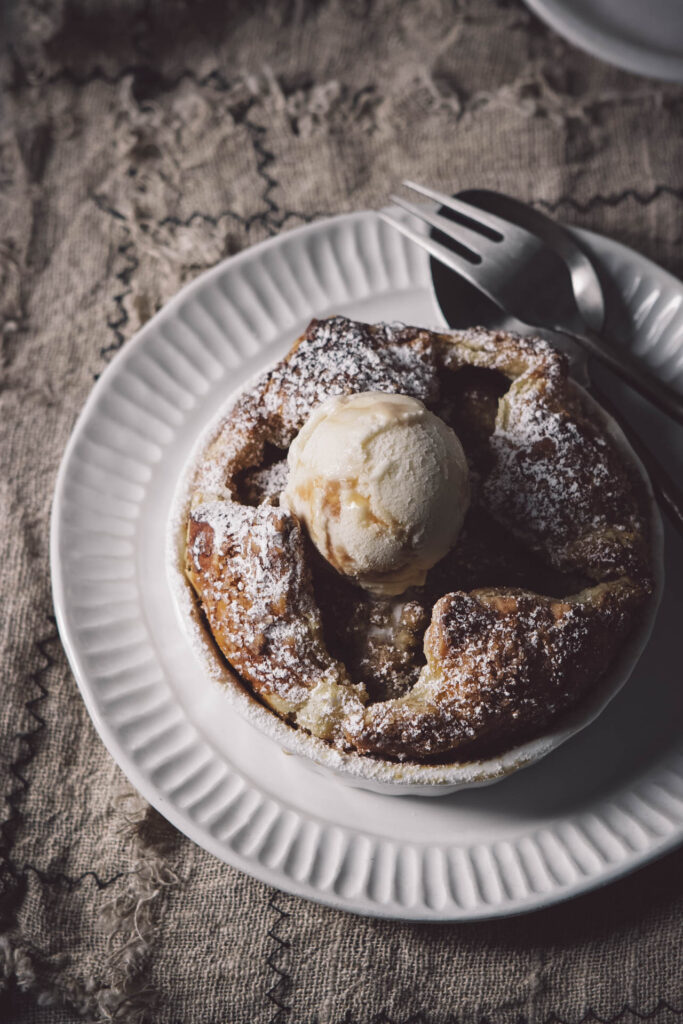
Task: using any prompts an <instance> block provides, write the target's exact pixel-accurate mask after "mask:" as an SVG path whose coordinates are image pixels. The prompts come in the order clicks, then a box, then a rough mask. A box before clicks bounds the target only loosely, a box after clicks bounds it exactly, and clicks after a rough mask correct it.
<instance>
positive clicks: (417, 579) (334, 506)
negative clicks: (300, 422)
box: [280, 391, 470, 595]
mask: <svg viewBox="0 0 683 1024" xmlns="http://www.w3.org/2000/svg"><path fill="white" fill-rule="evenodd" d="M287 462H288V464H289V477H288V480H287V486H286V488H285V490H284V491H283V493H282V496H281V499H280V503H281V505H282V506H283V507H284V508H287V509H289V511H290V512H293V513H294V514H295V515H296V516H298V517H299V519H301V520H302V522H303V523H304V524H305V525H306V528H307V529H308V533H309V536H310V538H311V540H312V541H313V543H314V544H315V546H316V547H317V549H318V551H320V553H321V554H322V555H324V557H325V558H326V559H327V561H328V562H329V563H330V564H331V565H333V566H334V568H335V569H337V571H338V572H340V573H343V574H344V575H345V576H349V577H351V578H352V579H354V580H355V581H356V582H357V583H359V584H360V585H361V586H362V587H364V588H365V589H366V590H369V591H371V592H372V593H374V594H378V595H392V594H401V593H403V591H404V590H406V589H407V588H408V587H410V586H419V585H420V584H422V583H424V581H425V577H426V575H427V570H428V569H430V568H431V567H432V566H433V565H434V564H435V563H436V562H438V561H439V559H441V558H443V556H444V555H445V554H446V552H447V551H448V550H449V549H450V548H451V547H452V546H453V544H454V543H455V540H456V538H457V536H458V533H459V532H460V528H461V527H462V523H463V519H464V518H465V513H466V511H467V507H468V504H469V496H470V495H469V481H468V471H467V461H466V459H465V453H464V452H463V450H462V445H461V444H460V441H459V440H458V438H457V437H456V435H455V433H454V432H453V431H452V430H451V428H450V427H448V426H447V425H446V424H445V423H444V422H443V420H441V419H439V417H438V416H435V415H434V413H432V412H429V410H428V409H426V408H425V406H424V405H423V404H422V402H420V401H418V400H417V399H416V398H409V397H408V396H407V395H392V394H384V393H383V392H375V391H365V392H362V393H361V394H357V395H349V396H338V397H334V398H330V399H328V400H327V401H326V402H323V404H322V405H319V406H318V407H317V409H315V410H314V411H313V412H312V413H311V415H310V416H309V418H308V420H307V421H306V423H305V424H304V426H303V427H302V429H301V431H300V432H299V434H298V435H297V436H296V437H295V439H294V441H293V442H292V444H291V446H290V449H289V455H288V458H287Z"/></svg>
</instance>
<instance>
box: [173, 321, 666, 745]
mask: <svg viewBox="0 0 683 1024" xmlns="http://www.w3.org/2000/svg"><path fill="white" fill-rule="evenodd" d="M501 375H503V376H501ZM504 378H506V379H507V382H511V383H507V382H506V381H505V380H504ZM501 382H503V383H501ZM449 388H451V393H450V394H449ZM358 391H388V392H400V393H402V394H408V395H412V396H413V397H416V398H419V399H421V400H422V401H423V402H425V404H426V405H427V406H428V407H430V408H432V409H434V410H435V411H436V412H437V413H439V414H440V415H442V416H443V417H444V418H446V419H449V420H450V422H451V423H452V425H454V426H455V429H456V431H457V432H458V433H459V434H460V436H461V438H462V439H463V441H465V440H467V443H466V449H467V451H468V457H469V459H470V468H471V472H472V476H473V479H474V480H475V484H476V485H477V486H476V493H475V498H474V500H473V507H472V511H471V512H470V516H469V517H468V521H466V524H465V529H464V531H463V535H462V537H461V540H460V541H459V542H458V544H457V545H456V547H455V549H454V550H453V551H452V552H451V553H450V554H449V555H448V556H447V557H446V558H445V559H444V560H442V562H441V563H439V564H438V565H437V566H435V568H434V569H433V570H432V571H431V572H430V574H429V576H428V579H427V583H426V585H425V587H420V588H413V590H412V591H410V592H409V593H408V594H406V595H402V596H401V597H400V598H398V599H393V600H391V601H384V602H382V601H373V600H372V599H370V598H369V597H368V596H367V595H365V594H363V593H362V592H361V591H359V590H358V589H356V588H354V587H352V586H351V585H350V584H348V583H347V582H346V581H344V580H343V579H341V578H340V577H338V576H336V574H335V573H334V572H333V571H332V570H331V569H330V568H329V567H328V566H326V565H324V564H322V560H321V559H320V558H319V557H318V556H317V554H316V552H315V551H314V549H313V548H312V545H311V544H310V542H309V541H308V539H307V538H306V536H305V534H304V532H303V530H302V528H301V525H300V523H299V521H298V520H297V519H296V517H294V516H292V515H290V514H289V513H287V512H285V511H284V510H283V509H281V508H279V507H278V504H277V495H278V494H279V492H280V491H281V490H282V487H283V483H284V480H285V474H286V464H285V463H284V462H283V458H284V456H285V454H286V449H287V448H288V446H289V444H290V443H291V441H292V439H293V438H294V437H295V436H296V434H297V433H298V431H299V430H300V429H301V427H302V426H303V424H304V422H305V421H306V419H307V418H308V416H309V415H310V413H311V411H312V410H313V409H314V408H315V407H316V406H317V405H318V404H320V402H322V401H324V400H325V399H326V398H328V397H330V396H331V395H333V394H351V393H354V392H358ZM494 416H495V420H494ZM192 491H193V496H192V501H191V509H190V513H189V517H188V524H187V543H186V571H187V575H188V578H189V580H190V582H191V583H192V586H193V587H194V589H195V592H196V594H197V596H198V599H199V602H200V605H201V608H202V610H203V612H204V615H205V617H206V620H207V623H208V626H209V629H210V630H211V633H212V635H213V637H214V639H215V640H216V642H217V644H218V646H219V647H220V649H221V651H222V652H223V654H224V655H225V657H226V658H227V660H228V662H229V663H230V665H231V666H232V667H233V669H234V670H235V671H236V672H237V673H238V674H239V675H240V676H241V678H242V679H243V680H244V681H245V682H246V683H247V684H248V685H249V686H250V687H251V689H252V691H253V692H254V693H255V694H256V695H257V696H258V697H259V698H260V699H261V700H262V701H264V702H265V703H266V704H267V705H268V706H270V707H271V708H272V709H273V710H274V711H276V712H277V713H278V714H280V715H282V716H283V717H286V718H287V719H288V720H289V721H291V722H292V723H293V724H296V725H298V726H299V727H300V728H304V729H307V730H308V731H310V732H312V733H313V734H314V735H317V736H319V737H321V738H323V739H326V740H328V741H330V742H331V743H334V744H335V745H337V746H339V747H340V748H343V749H354V750H357V751H358V752H360V753H362V754H366V755H372V756H378V757H383V758H386V757H389V758H397V759H400V760H411V761H417V762H420V761H433V760H439V759H442V760H445V759H464V758H471V757H475V756H480V755H481V754H482V752H487V753H489V752H492V751H494V750H500V749H504V748H506V747H510V746H512V745H514V742H515V741H516V740H518V739H519V738H520V737H530V736H532V735H538V734H539V733H540V732H541V731H542V730H543V729H544V728H545V727H546V726H547V725H548V723H549V722H551V721H552V720H553V719H554V718H555V717H556V716H557V715H558V714H560V713H561V712H562V711H563V710H565V709H567V708H569V707H571V706H572V705H573V704H575V703H576V702H577V701H578V700H579V699H580V698H581V696H582V695H583V694H585V693H586V692H587V691H588V690H589V689H590V688H591V686H593V685H594V684H595V683H596V682H597V681H598V680H599V678H600V677H601V676H602V675H603V673H604V672H605V671H606V669H607V668H608V667H609V665H610V663H611V662H612V661H613V659H614V658H615V656H616V654H617V652H618V650H619V648H620V646H621V644H622V643H623V641H624V639H625V637H626V636H627V635H628V633H629V632H630V631H631V630H632V628H633V626H634V623H635V621H636V618H637V616H638V615H639V613H640V612H641V610H642V608H643V606H644V604H645V603H646V602H647V600H648V597H649V595H650V593H651V590H652V583H651V573H650V566H649V562H650V552H649V542H648V531H647V525H646V524H647V520H646V514H645V511H644V507H643V501H642V500H641V498H640V496H639V494H638V489H637V487H636V486H635V484H634V482H633V480H632V474H631V472H630V471H629V468H628V467H627V466H626V465H625V464H624V463H623V460H622V459H621V457H620V454H619V452H618V451H617V449H616V447H615V445H614V443H613V442H612V441H611V439H610V437H609V435H608V434H607V433H606V431H605V429H604V428H603V426H602V424H601V423H599V422H597V421H596V419H595V418H594V417H593V416H592V415H591V414H589V413H588V412H587V411H586V409H584V408H583V401H582V399H581V397H580V394H579V392H578V391H577V390H576V389H575V388H574V386H573V385H572V383H571V381H570V380H569V378H568V373H567V365H566V362H565V359H564V357H563V356H562V355H561V354H560V353H558V352H556V351H555V350H553V349H552V348H551V347H550V346H548V345H547V344H546V343H545V342H543V341H541V340H539V339H534V338H520V337H516V336H514V335H510V334H505V333H500V332H498V333H493V332H489V331H485V330H482V329H475V330H468V331H461V332H455V333H453V334H434V333H430V332H428V331H425V330H421V329H419V328H410V327H402V328H392V327H390V326H387V325H382V324H380V325H375V326H370V325H365V324H358V323H354V322H352V321H348V320H345V319H344V318H342V317H334V318H331V319H329V320H325V321H313V322H312V323H311V324H310V326H309V327H308V329H307V330H306V332H305V333H304V334H303V335H302V337H301V338H300V339H299V340H298V341H297V342H296V344H295V345H294V347H293V348H292V350H291V351H290V353H289V354H288V355H287V356H286V357H285V358H284V359H283V360H282V361H281V362H279V363H278V364H277V365H276V366H275V367H273V368H272V369H271V370H269V371H268V372H267V373H265V374H264V375H263V376H262V377H261V378H260V379H259V380H258V381H257V383H256V384H255V385H254V386H253V387H251V388H250V389H249V390H248V391H247V392H245V393H243V395H242V396H241V397H240V398H239V400H238V401H237V402H236V404H235V405H234V406H233V408H232V410H231V411H230V413H229V414H228V415H227V416H226V418H225V420H224V421H223V423H222V424H221V425H220V427H219V429H218V431H217V433H216V435H215V437H214V438H213V440H212V441H211V442H210V444H209V445H208V446H207V448H206V450H205V451H204V453H203V454H202V457H201V458H200V460H199V463H198V466H197V470H196V473H195V478H194V481H193V485H192ZM482 524H484V525H482ZM486 524H489V525H488V526H486ZM482 530H484V532H483V533H482ZM486 531H488V532H486ZM497 533H499V534H501V536H502V537H503V538H504V543H503V545H502V548H501V551H502V554H501V556H500V558H498V560H496V559H495V558H492V557H491V553H492V552H493V551H495V546H496V543H497V542H498V538H497V536H496V534H497ZM513 549H515V550H514V551H513ZM520 552H521V557H520ZM515 559H516V561H515ZM508 563H509V564H508ZM526 563H528V564H529V565H532V564H534V565H537V566H540V569H538V568H537V569H536V575H535V576H534V577H533V579H534V587H533V589H532V588H530V587H528V586H515V585H512V586H511V585H510V582H512V583H516V582H518V581H521V582H525V580H526V576H528V573H526V570H525V565H526ZM497 573H499V575H497ZM546 575H548V577H549V579H550V577H551V576H552V586H553V588H554V590H557V589H558V587H560V588H561V587H562V586H563V585H564V586H565V587H566V588H567V591H568V596H558V594H557V593H555V592H552V591H551V592H550V593H551V596H548V595H547V594H543V593H537V592H535V591H536V587H537V585H538V584H537V581H539V582H540V584H542V585H546V584H545V576H546ZM475 581H480V583H481V581H484V582H485V585H484V586H482V585H479V586H474V587H473V586H472V584H473V582H475ZM576 581H579V584H577V582H576ZM550 585H551V584H550V582H548V584H547V586H548V587H550ZM467 591H469V592H467ZM425 630H426V631H425Z"/></svg>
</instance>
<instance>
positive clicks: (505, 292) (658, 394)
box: [380, 181, 683, 424]
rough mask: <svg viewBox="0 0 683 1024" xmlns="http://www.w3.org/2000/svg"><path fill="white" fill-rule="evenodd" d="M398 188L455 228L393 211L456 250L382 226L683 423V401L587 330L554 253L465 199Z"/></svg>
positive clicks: (400, 225)
mask: <svg viewBox="0 0 683 1024" xmlns="http://www.w3.org/2000/svg"><path fill="white" fill-rule="evenodd" d="M403 184H404V185H405V186H406V187H407V188H410V189H412V190H413V191H415V192H418V193H419V194H420V195H422V196H425V197H426V198H428V199H432V200H433V201H434V202H436V203H439V205H440V206H443V207H445V208H446V209H448V210H451V211H452V212H453V213H455V214H456V215H457V216H458V218H459V220H458V221H457V222H455V221H453V220H451V219H450V218H446V217H443V216H441V215H440V214H439V213H436V212H434V211H432V210H428V209H425V208H423V207H422V206H416V205H415V204H414V203H410V202H407V201H406V200H405V199H401V198H400V196H392V197H391V198H392V200H393V201H394V202H395V203H396V204H397V206H400V207H402V209H404V210H406V211H407V212H408V213H410V214H412V216H414V217H417V218H418V219H419V220H421V221H424V222H425V223H427V224H429V225H431V226H432V227H433V228H436V229H437V231H439V232H440V233H441V234H442V235H444V236H446V237H447V238H449V239H450V240H451V241H452V242H454V243H456V245H457V247H458V251H457V252H454V251H453V250H451V249H450V248H447V247H446V246H445V245H442V244H441V243H440V242H438V241H436V240H435V239H433V238H430V237H428V236H426V235H421V234H419V233H418V232H417V231H413V230H412V228H410V227H409V226H408V225H407V224H405V223H404V222H403V221H400V220H397V219H396V218H395V217H394V216H392V215H391V214H390V213H385V212H381V213H380V217H381V218H382V219H383V220H385V221H386V222H387V223H388V224H391V225H392V227H394V228H396V229H397V230H398V231H400V232H401V233H402V234H403V235H405V236H406V237H407V238H409V239H411V241H413V242H415V243H416V244H417V245H419V246H421V247H422V248H423V249H426V250H427V252H429V253H430V254H431V255H432V256H433V257H434V258H435V259H436V260H439V261H440V262H441V263H444V264H445V265H446V266H447V267H450V268H451V270H454V271H455V272H456V273H457V274H460V275H461V276H462V277H464V278H465V279H466V280H467V281H469V282H470V283H471V284H473V285H474V286H475V287H476V288H478V289H479V290H480V291H482V292H483V293H484V294H485V295H487V296H488V297H489V298H490V299H491V300H492V301H493V302H495V303H496V305H498V306H500V307H501V309H503V310H505V312H506V313H510V314H511V315H512V316H514V317H515V318H516V319H517V320H519V321H520V322H521V323H523V324H526V325H527V326H529V327H537V328H544V329H546V330H550V331H554V332H556V333H558V334H564V335H566V336H567V337H569V338H571V339H572V340H573V341H574V342H576V344H578V345H580V346H581V348H582V349H584V351H586V352H587V353H588V354H589V355H590V356H592V357H593V358H594V359H597V360H599V361H600V362H601V363H603V364H604V365H605V366H607V367H608V368H609V369H610V370H611V371H612V372H613V373H615V374H616V375H617V376H619V377H620V378H621V379H622V380H623V381H625V382H626V383H627V384H628V385H629V386H630V387H632V388H633V389H634V390H635V391H637V392H638V393H639V394H640V395H642V396H643V398H646V399H647V400H648V401H650V402H652V403H653V404H654V405H655V406H656V407H657V408H658V409H660V410H661V411H662V412H665V413H666V414H667V415H668V416H671V417H672V419H675V420H676V421H677V422H678V423H681V424H683V396H681V395H679V394H678V393H677V392H676V391H674V390H673V388H670V387H669V386H668V385H666V384H664V383H663V382H662V381H660V380H657V379H656V378H655V377H652V376H651V375H650V374H649V373H647V371H646V370H645V369H644V368H643V367H642V365H641V364H640V363H639V362H638V360H637V359H634V358H633V357H632V356H630V355H628V354H626V353H624V352H620V351H617V350H616V349H615V348H612V347H610V346H609V345H608V344H607V343H606V342H605V341H604V340H603V339H602V338H601V337H600V335H599V334H596V333H595V331H593V330H591V328H590V327H589V326H588V325H587V324H586V323H585V321H584V320H583V318H582V316H581V315H580V313H579V311H578V309H577V306H576V302H575V300H574V292H573V289H572V284H571V279H570V277H569V274H568V272H567V271H566V267H565V268H563V267H562V266H558V260H557V256H556V254H555V253H554V252H553V250H552V249H550V248H549V247H548V246H547V245H546V244H545V242H543V241H542V240H541V239H540V238H537V237H536V236H535V235H533V234H531V232H529V231H525V230H524V228H520V227H518V226H517V225H516V224H511V223H510V222H509V221H506V220H504V219H503V218H501V217H497V216H496V215H495V214H493V213H489V212H488V211H486V210H482V209H480V208H479V207H477V206H472V205H470V204H469V203H467V202H464V201H463V200H462V199H454V198H452V197H451V196H447V195H445V194H443V193H441V192H437V191H435V190H434V189H431V188H426V187H425V186H424V185H416V184H415V183H414V182H410V181H405V182H404V183H403Z"/></svg>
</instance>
